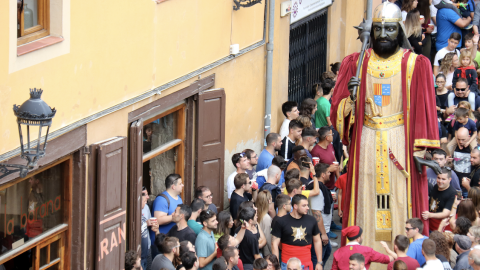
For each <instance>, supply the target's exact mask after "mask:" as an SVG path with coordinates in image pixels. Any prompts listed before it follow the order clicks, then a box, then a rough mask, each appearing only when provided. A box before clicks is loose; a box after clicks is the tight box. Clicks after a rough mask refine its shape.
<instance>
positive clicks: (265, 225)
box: [255, 190, 273, 256]
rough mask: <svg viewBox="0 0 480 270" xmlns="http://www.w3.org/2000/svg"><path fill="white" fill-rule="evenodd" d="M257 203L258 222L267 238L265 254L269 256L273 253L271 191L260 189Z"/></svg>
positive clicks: (264, 248)
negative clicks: (270, 212)
mask: <svg viewBox="0 0 480 270" xmlns="http://www.w3.org/2000/svg"><path fill="white" fill-rule="evenodd" d="M255 205H256V206H257V222H258V224H259V225H260V229H261V230H262V231H263V233H264V234H265V237H266V238H267V244H266V245H265V246H264V247H263V256H267V255H269V254H272V249H271V246H272V234H271V231H272V218H271V217H270V215H269V214H268V210H269V209H270V208H271V207H272V206H273V202H272V194H270V191H268V190H262V191H260V192H259V193H258V195H257V199H256V200H255Z"/></svg>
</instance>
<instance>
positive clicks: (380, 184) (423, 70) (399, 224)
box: [331, 49, 440, 251]
mask: <svg viewBox="0 0 480 270" xmlns="http://www.w3.org/2000/svg"><path fill="white" fill-rule="evenodd" d="M358 57H359V54H358V53H355V54H352V55H349V56H347V57H346V58H345V59H344V60H343V62H342V65H341V69H340V73H339V76H338V80H337V82H338V83H337V86H336V87H335V92H334V95H333V98H332V108H331V120H332V123H333V124H334V125H335V128H336V129H337V131H338V132H339V133H340V137H341V138H342V141H343V143H344V144H345V145H350V159H349V164H348V176H347V188H346V190H345V192H344V194H345V196H346V203H345V206H344V209H343V211H344V216H343V226H344V227H347V226H351V225H358V226H360V227H362V229H363V238H364V242H363V244H364V245H366V246H370V247H372V248H374V249H375V250H377V251H379V250H383V248H382V247H381V245H380V243H379V241H386V242H387V243H389V246H393V245H392V243H393V240H394V239H395V236H396V235H398V234H404V233H405V229H404V227H405V221H406V220H407V219H408V218H412V217H420V218H421V213H422V212H423V211H428V182H427V178H426V169H425V168H423V173H422V174H420V173H419V172H418V171H417V169H416V167H415V162H414V158H413V157H414V156H419V157H423V155H424V153H425V150H426V148H438V147H440V142H439V138H438V122H437V121H438V120H437V117H436V107H435V106H436V105H435V89H434V85H433V75H432V69H431V66H430V61H429V60H428V59H427V58H426V57H424V56H421V55H416V54H414V53H412V52H411V51H409V50H404V49H400V50H399V51H398V52H397V53H396V54H394V55H392V56H391V57H389V58H388V59H383V58H380V57H378V56H377V55H375V54H374V53H373V51H372V50H371V49H369V50H368V51H367V52H366V53H365V57H364V61H363V65H362V71H361V76H360V78H361V85H360V87H359V89H358V95H357V101H356V103H355V104H353V102H352V101H351V99H350V98H349V95H350V92H349V91H348V88H347V84H348V81H349V80H350V78H351V77H352V76H355V72H356V66H357V62H358ZM402 167H403V169H404V170H403V171H402ZM424 225H425V228H424V232H423V233H424V234H425V235H428V222H424ZM345 240H346V239H345V238H342V245H345V242H346V241H345Z"/></svg>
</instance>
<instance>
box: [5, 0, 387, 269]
mask: <svg viewBox="0 0 480 270" xmlns="http://www.w3.org/2000/svg"><path fill="white" fill-rule="evenodd" d="M378 1H380V0H378ZM18 2H19V1H16V0H5V1H0V22H1V23H0V33H2V36H3V37H4V38H3V39H1V40H0V55H1V57H0V59H2V61H0V119H1V120H0V162H4V163H10V164H25V163H26V162H25V161H24V160H22V159H21V158H20V156H19V155H20V143H19V135H18V126H17V122H16V117H15V115H14V114H13V111H12V106H13V104H17V105H20V104H21V103H23V102H24V101H25V100H27V99H28V98H29V89H30V88H37V89H38V88H41V89H42V90H43V94H42V99H43V100H44V101H45V102H46V103H48V105H50V106H51V107H55V109H56V111H57V112H56V115H55V117H54V118H53V122H52V126H51V128H50V132H49V137H48V147H47V148H46V155H45V157H43V158H42V159H40V160H39V163H38V166H36V167H35V168H34V169H32V170H30V172H29V175H28V176H27V177H25V178H21V177H19V175H18V173H13V174H10V175H7V176H4V177H1V178H0V242H1V243H2V245H3V246H4V247H6V249H5V250H4V251H1V252H0V264H4V265H6V266H7V269H9V268H8V267H9V266H11V265H12V264H18V263H27V264H28V263H31V264H33V266H32V267H33V268H32V269H39V267H42V265H47V264H49V265H50V264H51V265H55V264H58V265H60V264H61V265H62V266H64V268H63V269H114V268H115V267H113V268H110V266H112V265H121V263H122V260H123V259H124V251H125V249H138V246H139V241H140V238H139V229H140V219H139V217H140V212H141V211H140V200H141V197H140V196H141V190H142V186H145V185H146V184H145V179H146V178H148V179H150V180H148V181H150V182H148V185H147V189H148V190H149V191H150V192H151V193H154V195H156V194H155V193H157V191H160V190H161V189H162V188H164V186H162V184H157V182H162V183H163V181H164V175H165V172H164V171H168V172H171V173H173V172H174V173H178V174H180V175H181V176H182V179H183V183H184V184H185V188H184V191H183V193H182V198H183V199H184V201H185V202H187V203H190V201H191V199H192V198H193V191H194V189H195V187H197V186H200V185H207V186H208V185H209V184H211V185H212V187H211V190H212V192H213V196H214V202H215V204H216V205H217V207H219V208H220V209H222V208H226V207H227V206H228V200H227V199H226V198H227V196H226V194H224V193H225V188H226V187H225V186H224V181H226V178H227V177H228V175H229V174H230V173H231V172H233V171H234V167H233V164H231V163H232V162H231V156H232V155H233V154H234V153H238V152H241V151H243V150H244V149H253V150H255V151H256V152H257V153H260V151H261V150H262V148H263V140H264V119H265V91H266V89H265V88H266V87H265V85H266V76H267V75H266V50H267V46H266V44H267V43H268V26H269V25H268V21H269V16H270V15H273V16H274V40H273V43H274V50H273V69H272V102H271V107H272V111H271V115H270V116H268V117H271V127H270V128H271V131H272V132H276V131H278V129H279V127H280V125H281V123H282V121H283V118H284V117H283V114H282V112H281V104H282V103H283V102H285V101H286V100H287V99H288V75H289V74H288V73H289V70H288V66H289V33H290V16H283V17H282V16H281V11H282V2H283V1H278V0H277V1H276V2H275V14H269V12H268V3H269V1H261V2H260V3H258V4H255V5H253V6H250V7H241V8H240V9H239V10H234V9H233V8H232V7H233V5H234V3H233V1H230V0H228V1H225V0H211V1H198V0H167V1H161V2H156V1H151V0H138V1H111V0H105V1H73V0H36V1H32V0H24V1H20V3H22V4H20V5H19V4H18ZM365 2H366V1H365V0H360V1H357V0H355V1H353V0H335V1H334V2H333V4H332V5H331V6H329V7H328V26H327V29H328V31H327V33H328V42H327V59H326V60H325V61H326V62H327V66H328V65H329V64H330V63H334V62H337V61H341V60H342V59H343V57H344V56H345V55H347V54H349V53H352V52H355V51H358V49H359V47H360V43H359V42H358V41H357V40H356V38H357V33H356V30H355V29H353V27H352V26H354V25H358V24H359V22H360V20H361V18H362V17H363V13H362V12H359V10H364V9H365V6H366V3H365ZM374 6H375V5H374ZM19 7H22V8H21V9H22V10H21V11H20V13H19ZM32 11H33V12H34V13H35V14H36V15H34V16H32V15H31V12H32ZM19 14H20V15H19ZM19 16H20V17H19ZM29 16H31V17H29ZM19 18H21V21H20V22H19ZM45 18H48V20H47V19H45ZM30 20H32V21H33V26H32V27H31V28H28V27H30V26H31V25H29V24H31V23H32V22H31V21H30ZM36 24H38V25H37V26H38V27H37V28H35V25H36ZM42 27H43V28H42ZM33 28H35V29H33ZM32 29H33V30H32ZM339 29H340V30H339ZM34 30H35V31H34ZM29 31H30V32H31V33H30V32H29ZM35 35H37V36H35ZM236 44H238V48H239V52H238V53H237V54H231V53H230V47H231V45H236ZM146 127H149V128H151V130H152V132H153V135H152V137H151V138H149V137H148V135H146V134H145V133H144V132H145V129H146ZM158 130H169V131H168V132H167V131H158ZM157 131H158V133H156V132H157ZM43 135H44V134H43ZM35 138H36V135H35V137H33V138H32V140H34V139H35ZM152 138H153V139H152ZM152 140H154V142H152ZM155 140H157V141H155ZM146 142H147V143H146ZM146 145H148V146H146ZM217 146H218V147H217ZM146 164H147V165H146ZM148 164H149V165H148ZM164 164H167V165H168V164H170V165H168V166H167V165H165V166H167V167H162V166H163V165H164ZM145 166H147V167H148V166H150V170H149V169H148V168H147V169H145V168H146V167H145ZM162 170H163V171H162ZM169 170H171V171H169ZM0 173H1V171H0ZM0 176H1V175H0ZM213 178H215V179H213ZM46 250H48V251H49V254H55V256H54V255H51V256H50V257H49V258H48V259H47V258H46V255H45V254H44V252H46ZM29 260H30V261H29Z"/></svg>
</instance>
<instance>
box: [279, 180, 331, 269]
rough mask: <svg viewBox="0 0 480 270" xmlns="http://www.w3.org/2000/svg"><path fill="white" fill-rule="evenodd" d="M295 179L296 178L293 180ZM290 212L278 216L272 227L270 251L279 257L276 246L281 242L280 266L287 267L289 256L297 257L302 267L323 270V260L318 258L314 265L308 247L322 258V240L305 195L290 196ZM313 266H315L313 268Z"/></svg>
mask: <svg viewBox="0 0 480 270" xmlns="http://www.w3.org/2000/svg"><path fill="white" fill-rule="evenodd" d="M293 181H296V180H293ZM292 208H293V209H292V212H291V213H290V214H287V215H285V216H283V217H281V218H278V219H277V220H276V222H275V225H274V226H273V229H272V253H273V254H274V255H275V256H277V258H279V255H280V254H279V251H278V246H279V244H280V242H281V243H282V256H281V260H282V262H281V267H282V270H286V269H287V263H288V260H289V259H290V258H294V257H296V258H298V259H300V261H301V262H302V266H303V267H302V269H307V267H308V269H310V270H313V269H315V270H323V262H322V261H321V260H319V261H318V262H317V264H316V265H315V266H314V265H313V263H312V258H311V253H310V249H311V247H312V245H313V246H314V249H315V254H316V255H317V258H322V240H321V239H320V230H319V229H318V225H317V221H316V220H315V218H314V217H312V216H310V215H308V214H307V212H308V209H309V208H308V199H307V197H305V196H303V195H301V194H297V195H295V196H293V198H292ZM314 267H315V268H314Z"/></svg>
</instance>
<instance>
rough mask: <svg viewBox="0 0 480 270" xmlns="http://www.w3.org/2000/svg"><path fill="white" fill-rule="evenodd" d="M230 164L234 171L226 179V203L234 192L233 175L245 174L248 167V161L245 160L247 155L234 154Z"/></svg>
mask: <svg viewBox="0 0 480 270" xmlns="http://www.w3.org/2000/svg"><path fill="white" fill-rule="evenodd" d="M232 163H233V166H235V168H236V171H234V172H233V173H232V174H230V176H228V179H227V195H228V201H230V197H231V196H232V192H233V191H234V190H235V184H234V183H233V180H234V179H235V175H237V174H239V173H245V172H246V170H247V169H248V167H249V166H250V161H249V160H248V158H247V154H245V153H236V154H233V156H232Z"/></svg>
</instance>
